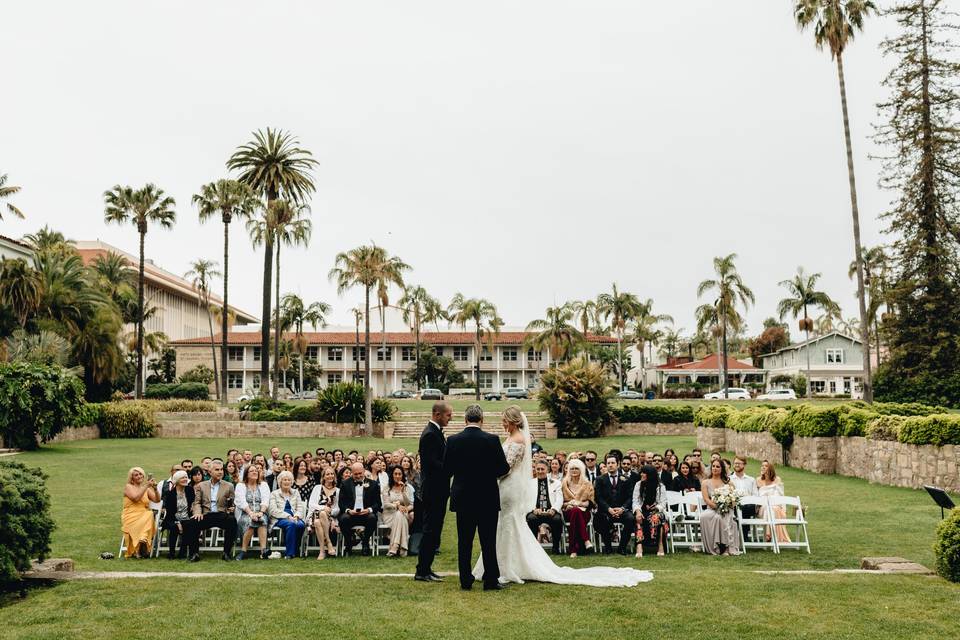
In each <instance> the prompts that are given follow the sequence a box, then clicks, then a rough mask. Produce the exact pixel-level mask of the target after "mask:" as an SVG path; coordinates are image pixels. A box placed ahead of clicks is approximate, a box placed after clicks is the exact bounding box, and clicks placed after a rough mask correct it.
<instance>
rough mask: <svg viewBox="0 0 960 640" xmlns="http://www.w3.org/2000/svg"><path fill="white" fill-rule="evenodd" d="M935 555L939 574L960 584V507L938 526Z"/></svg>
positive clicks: (934, 547)
mask: <svg viewBox="0 0 960 640" xmlns="http://www.w3.org/2000/svg"><path fill="white" fill-rule="evenodd" d="M933 553H934V555H935V556H936V558H937V565H936V566H937V573H938V574H940V575H941V576H942V577H943V578H944V579H946V580H949V581H950V582H960V507H957V508H956V509H953V510H952V511H951V512H950V515H949V516H947V517H946V518H945V519H944V520H943V521H942V522H940V524H939V525H937V541H936V542H935V543H934V545H933Z"/></svg>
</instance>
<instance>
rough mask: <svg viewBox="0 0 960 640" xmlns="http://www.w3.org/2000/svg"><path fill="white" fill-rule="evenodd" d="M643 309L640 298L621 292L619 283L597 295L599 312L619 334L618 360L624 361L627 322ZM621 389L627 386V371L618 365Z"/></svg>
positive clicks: (617, 334)
mask: <svg viewBox="0 0 960 640" xmlns="http://www.w3.org/2000/svg"><path fill="white" fill-rule="evenodd" d="M640 310H641V303H640V299H639V298H638V297H637V296H636V295H634V294H632V293H628V292H626V291H624V292H621V291H620V290H619V289H617V283H616V282H614V283H613V290H612V292H611V293H601V294H600V295H599V296H597V312H598V313H599V314H600V315H602V316H603V317H604V318H609V319H610V327H611V328H612V329H613V331H614V333H615V334H616V336H617V361H618V362H619V363H621V364H622V363H623V338H624V334H625V332H626V329H627V324H628V323H629V322H630V321H631V320H633V319H634V318H636V317H637V315H638V314H639V313H640ZM618 368H619V369H620V373H619V389H620V391H623V390H624V389H626V388H627V386H626V384H627V378H626V372H625V371H623V369H624V367H622V366H620V367H618Z"/></svg>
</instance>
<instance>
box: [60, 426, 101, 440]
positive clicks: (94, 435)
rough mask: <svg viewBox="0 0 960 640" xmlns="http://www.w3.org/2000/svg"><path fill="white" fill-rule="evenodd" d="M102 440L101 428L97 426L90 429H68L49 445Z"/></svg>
mask: <svg viewBox="0 0 960 640" xmlns="http://www.w3.org/2000/svg"><path fill="white" fill-rule="evenodd" d="M98 438H100V428H99V427H97V426H96V425H92V426H89V427H67V428H66V429H64V430H63V431H61V432H60V433H58V434H57V436H56V437H55V438H53V439H52V440H48V441H47V443H48V444H57V443H58V442H73V441H74V440H97V439H98Z"/></svg>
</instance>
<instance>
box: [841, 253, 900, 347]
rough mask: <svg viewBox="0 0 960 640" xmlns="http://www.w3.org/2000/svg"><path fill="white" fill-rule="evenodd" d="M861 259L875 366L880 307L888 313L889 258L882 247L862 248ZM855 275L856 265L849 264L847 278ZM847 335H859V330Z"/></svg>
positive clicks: (862, 338)
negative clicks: (874, 352)
mask: <svg viewBox="0 0 960 640" xmlns="http://www.w3.org/2000/svg"><path fill="white" fill-rule="evenodd" d="M862 257H863V284H864V286H865V287H866V288H867V291H868V292H869V296H868V297H867V320H868V322H869V325H870V326H872V327H873V330H872V334H873V339H874V341H875V342H874V346H875V347H876V349H877V366H879V365H880V307H881V306H883V305H886V307H887V313H890V302H889V298H888V294H889V291H890V257H889V256H888V255H887V251H886V248H885V247H883V246H882V245H878V246H876V247H869V248H867V247H864V248H863V251H862ZM856 275H857V263H856V261H853V262H851V263H850V269H849V271H848V272H847V276H848V277H849V278H853V277H854V276H856ZM848 333H851V334H853V333H860V329H857V331H855V332H852V331H849V330H848ZM868 339H869V335H868V336H862V337H861V340H864V341H866V340H868Z"/></svg>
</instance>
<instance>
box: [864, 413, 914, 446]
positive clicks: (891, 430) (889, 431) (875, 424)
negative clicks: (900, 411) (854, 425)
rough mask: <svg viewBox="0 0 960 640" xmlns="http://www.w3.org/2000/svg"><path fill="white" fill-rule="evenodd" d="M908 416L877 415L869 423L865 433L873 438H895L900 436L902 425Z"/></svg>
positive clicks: (894, 439)
mask: <svg viewBox="0 0 960 640" xmlns="http://www.w3.org/2000/svg"><path fill="white" fill-rule="evenodd" d="M905 420H906V418H905V417H904V416H896V415H889V416H879V415H878V416H876V417H874V418H873V419H872V420H870V422H868V423H867V427H866V429H865V430H864V435H865V436H866V437H868V438H870V439H872V440H893V441H896V440H897V439H898V438H899V437H900V427H902V426H903V423H904V421H905Z"/></svg>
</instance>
